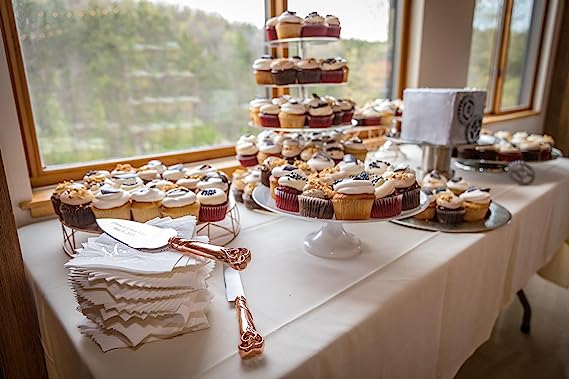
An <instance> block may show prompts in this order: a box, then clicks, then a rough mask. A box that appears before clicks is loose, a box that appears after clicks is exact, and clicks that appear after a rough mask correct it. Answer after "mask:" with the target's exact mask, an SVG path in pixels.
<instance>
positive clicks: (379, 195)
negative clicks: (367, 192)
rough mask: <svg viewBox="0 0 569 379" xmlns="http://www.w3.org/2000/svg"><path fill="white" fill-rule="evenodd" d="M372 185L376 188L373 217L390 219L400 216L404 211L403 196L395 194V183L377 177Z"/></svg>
mask: <svg viewBox="0 0 569 379" xmlns="http://www.w3.org/2000/svg"><path fill="white" fill-rule="evenodd" d="M371 183H372V184H373V185H374V187H375V200H374V202H373V206H372V208H371V217H372V218H388V217H395V216H397V215H398V214H400V213H401V211H402V209H403V195H401V194H397V193H396V192H395V182H394V181H393V180H386V179H384V178H382V177H377V178H375V179H373V180H372V181H371Z"/></svg>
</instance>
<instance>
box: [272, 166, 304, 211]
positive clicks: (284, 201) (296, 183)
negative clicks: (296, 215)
mask: <svg viewBox="0 0 569 379" xmlns="http://www.w3.org/2000/svg"><path fill="white" fill-rule="evenodd" d="M306 183H308V178H307V177H306V176H304V175H303V174H301V173H300V172H291V173H290V174H288V175H286V176H282V177H280V178H279V180H278V186H277V188H275V204H276V206H277V208H279V209H282V210H285V211H289V212H298V211H299V205H298V196H299V195H300V194H301V193H302V190H303V188H304V186H305V185H306Z"/></svg>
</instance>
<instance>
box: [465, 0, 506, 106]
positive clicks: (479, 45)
mask: <svg viewBox="0 0 569 379" xmlns="http://www.w3.org/2000/svg"><path fill="white" fill-rule="evenodd" d="M503 5H504V4H503V1H496V0H476V7H475V8H474V18H473V21H472V42H471V45H470V61H469V64H468V86H469V87H472V88H479V89H485V90H486V91H487V92H488V96H487V97H486V108H487V109H489V108H490V106H491V104H492V102H493V97H494V91H493V87H494V85H493V78H494V75H495V72H494V67H496V65H497V62H498V44H499V32H498V31H499V30H500V20H501V16H502V11H503Z"/></svg>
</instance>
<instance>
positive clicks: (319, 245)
mask: <svg viewBox="0 0 569 379" xmlns="http://www.w3.org/2000/svg"><path fill="white" fill-rule="evenodd" d="M253 199H254V200H255V201H256V202H257V204H259V205H260V206H261V207H262V208H264V209H266V210H268V211H271V212H274V213H277V214H281V215H283V216H287V217H292V218H296V219H299V220H304V221H314V222H320V223H321V224H322V226H321V227H320V229H319V230H317V231H316V232H312V233H309V234H307V235H306V237H305V238H304V249H305V250H306V251H307V252H308V253H310V254H312V255H315V256H317V257H321V258H334V259H346V258H352V257H355V256H356V255H358V254H360V253H361V251H362V242H361V240H360V239H359V238H358V237H357V236H356V235H355V234H354V233H350V232H348V231H346V230H345V229H344V224H362V223H370V222H385V221H393V220H399V219H403V218H407V217H411V216H414V215H416V214H418V213H420V212H422V211H424V210H425V209H427V207H428V206H429V203H428V201H427V197H426V195H425V194H424V193H422V192H421V200H420V205H419V207H417V208H415V209H411V210H408V211H403V212H401V214H399V215H398V216H395V217H389V218H371V219H368V220H357V221H350V220H336V219H330V220H328V219H319V218H310V217H304V216H301V215H300V214H298V213H294V212H288V211H284V210H282V209H279V208H277V206H276V204H275V201H274V200H273V198H272V197H271V194H270V191H269V188H268V187H266V186H259V187H257V188H255V190H254V191H253Z"/></svg>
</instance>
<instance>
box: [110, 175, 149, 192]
mask: <svg viewBox="0 0 569 379" xmlns="http://www.w3.org/2000/svg"><path fill="white" fill-rule="evenodd" d="M113 181H114V182H115V183H116V184H118V185H120V188H121V189H123V190H125V191H128V192H134V191H136V190H137V189H140V188H143V187H144V182H143V181H142V179H140V178H139V177H138V175H136V174H120V175H115V176H113Z"/></svg>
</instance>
